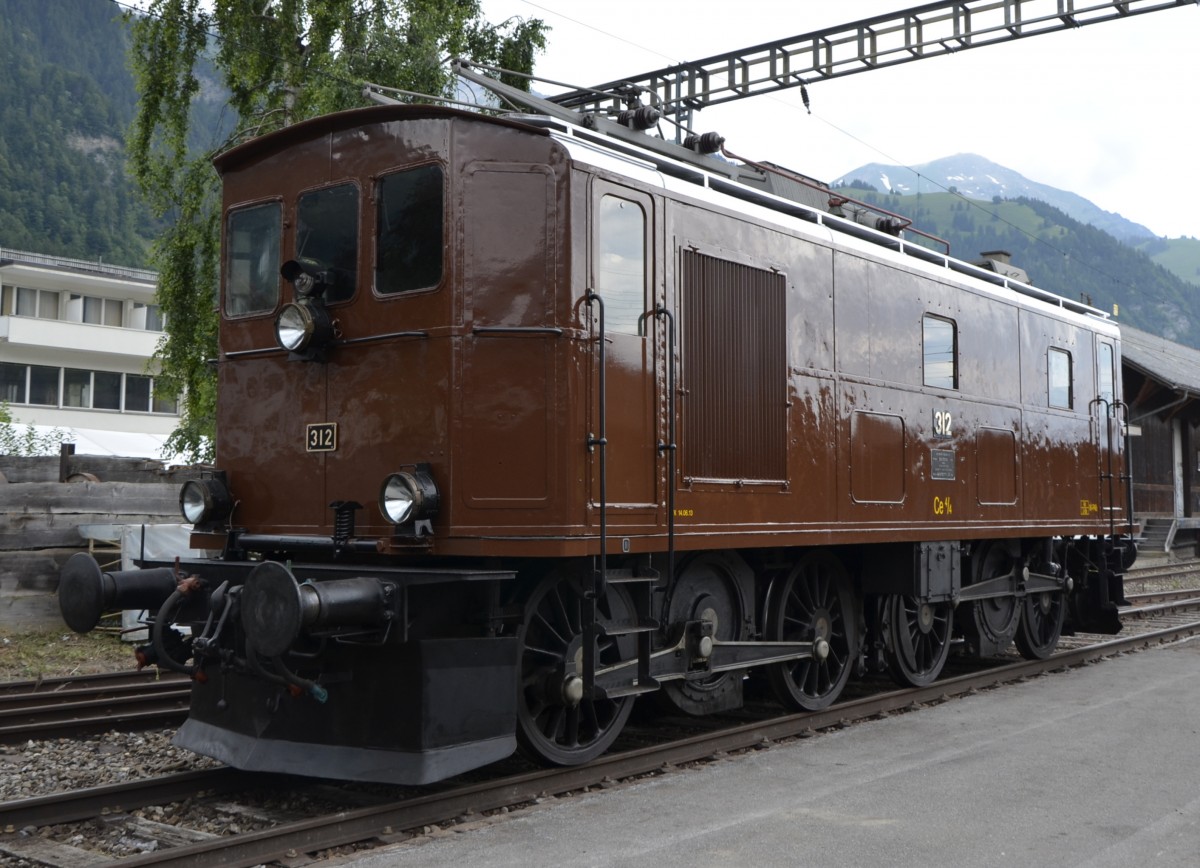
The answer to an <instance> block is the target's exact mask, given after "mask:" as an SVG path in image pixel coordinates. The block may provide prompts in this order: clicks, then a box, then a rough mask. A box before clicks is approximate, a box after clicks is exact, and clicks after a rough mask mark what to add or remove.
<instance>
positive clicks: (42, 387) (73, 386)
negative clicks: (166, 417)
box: [0, 362, 179, 415]
mask: <svg viewBox="0 0 1200 868" xmlns="http://www.w3.org/2000/svg"><path fill="white" fill-rule="evenodd" d="M0 401H4V402H7V403H9V404H26V405H36V406H46V407H67V408H72V409H80V410H115V411H117V412H132V413H165V414H171V415H175V414H177V413H178V412H179V400H178V395H175V394H173V393H167V392H161V393H160V392H159V390H158V389H157V384H156V382H155V380H154V378H153V377H146V376H142V375H139V374H121V373H118V372H116V371H87V370H83V369H81V368H52V367H48V366H45V365H20V364H13V363H11V362H0Z"/></svg>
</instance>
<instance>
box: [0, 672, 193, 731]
mask: <svg viewBox="0 0 1200 868" xmlns="http://www.w3.org/2000/svg"><path fill="white" fill-rule="evenodd" d="M190 685H191V682H190V681H188V679H187V678H185V677H183V676H182V675H175V674H173V673H160V672H155V671H152V670H148V669H147V670H143V671H141V672H112V673H105V674H102V675H86V676H78V677H70V678H47V679H38V680H36V681H13V682H8V683H4V684H0V744H13V743H15V742H19V741H23V740H25V739H28V738H33V737H37V738H45V737H47V736H52V737H66V736H75V735H83V734H86V733H92V732H102V731H105V730H108V729H112V728H115V727H122V728H127V729H136V728H139V727H155V726H163V725H167V724H173V723H178V722H179V721H181V720H183V718H184V717H185V716H186V715H187V706H188V696H189V694H190V692H191V686H190Z"/></svg>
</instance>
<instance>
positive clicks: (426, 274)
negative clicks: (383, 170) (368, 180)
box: [375, 165, 445, 295]
mask: <svg viewBox="0 0 1200 868" xmlns="http://www.w3.org/2000/svg"><path fill="white" fill-rule="evenodd" d="M442 187H443V183H442V167H441V166H436V165H429V166H418V167H417V168H415V169H408V170H407V171H404V172H396V173H394V174H391V175H385V176H384V177H382V178H380V179H379V185H378V187H377V188H376V194H375V195H376V202H377V203H378V204H377V205H376V209H375V232H376V235H375V291H376V292H378V293H382V294H383V295H392V294H395V293H399V292H411V291H413V290H417V289H430V288H432V287H435V286H437V285H438V284H439V283H441V282H442V256H443V252H444V248H445V243H444V241H443V231H442V222H443V219H442V214H443V206H442V195H443V194H442Z"/></svg>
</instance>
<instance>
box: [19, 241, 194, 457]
mask: <svg viewBox="0 0 1200 868" xmlns="http://www.w3.org/2000/svg"><path fill="white" fill-rule="evenodd" d="M157 277H158V276H157V274H155V272H153V271H146V270H144V269H140V268H123V267H120V266H112V265H106V264H104V263H99V262H88V261H85V260H79V259H68V258H64V257H59V256H43V255H41V254H36V253H27V252H24V251H18V250H7V249H3V248H0V401H4V402H7V403H8V406H9V410H10V412H11V413H12V417H13V421H14V422H17V423H25V424H31V425H37V426H39V427H41V426H50V427H59V428H64V429H68V430H69V431H73V432H78V434H79V438H77V439H81V440H85V441H89V440H90V441H93V442H94V441H96V440H98V439H99V440H101V441H102V440H103V439H104V436H103V435H104V434H105V432H111V433H112V434H113V435H114V436H113V437H112V438H111V439H112V440H114V442H118V443H120V444H122V445H121V446H120V447H119V448H116V449H114V450H113V451H116V452H118V453H120V454H127V455H147V456H154V457H157V456H158V451H157V448H158V447H160V446H161V444H162V442H163V440H165V438H166V436H167V435H169V434H170V433H171V431H173V430H174V429H175V427H176V426H177V425H178V423H179V417H178V413H177V403H176V401H175V398H174V396H171V395H161V394H157V393H156V392H155V388H154V376H153V370H152V369H151V368H150V367H149V363H150V357H151V356H152V355H153V354H154V350H155V348H156V347H157V345H158V342H159V340H160V339H161V337H162V327H163V322H162V314H161V312H160V310H159V308H158V307H157V306H156V305H155V304H154V298H155V291H156V288H157ZM130 435H141V436H130ZM78 451H84V450H82V449H80V450H78ZM89 451H91V450H89Z"/></svg>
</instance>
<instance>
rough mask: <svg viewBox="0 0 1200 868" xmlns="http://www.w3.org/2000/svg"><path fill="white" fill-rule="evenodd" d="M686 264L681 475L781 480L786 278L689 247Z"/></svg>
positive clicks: (783, 475)
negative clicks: (682, 473)
mask: <svg viewBox="0 0 1200 868" xmlns="http://www.w3.org/2000/svg"><path fill="white" fill-rule="evenodd" d="M681 265H682V274H683V305H682V308H683V309H682V311H681V314H680V316H681V318H682V320H683V324H682V333H683V340H684V344H683V348H682V349H683V379H684V383H683V386H684V389H685V390H686V395H685V397H684V399H683V406H684V409H683V426H684V431H683V437H682V438H681V439H682V443H681V447H682V455H681V458H682V461H681V464H682V466H683V471H684V476H685V477H689V478H691V479H694V480H735V481H736V480H754V481H760V480H784V479H786V478H787V453H786V445H787V346H786V343H787V342H786V319H785V303H784V302H785V292H786V283H787V282H786V279H785V277H784V276H783V275H782V274H778V273H776V272H773V271H767V270H764V269H760V268H752V267H750V266H748V265H741V264H739V263H736V262H729V261H727V260H724V259H718V258H716V257H713V256H706V255H704V254H702V253H697V252H695V251H692V250H685V251H684V252H683V257H682V264H681Z"/></svg>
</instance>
